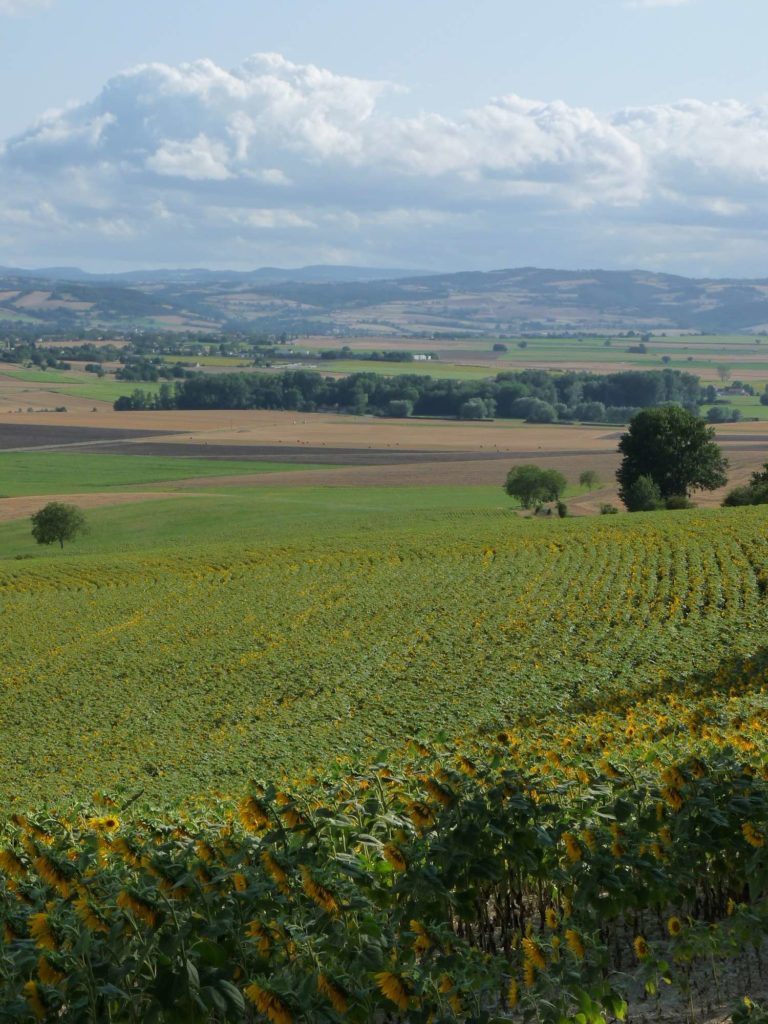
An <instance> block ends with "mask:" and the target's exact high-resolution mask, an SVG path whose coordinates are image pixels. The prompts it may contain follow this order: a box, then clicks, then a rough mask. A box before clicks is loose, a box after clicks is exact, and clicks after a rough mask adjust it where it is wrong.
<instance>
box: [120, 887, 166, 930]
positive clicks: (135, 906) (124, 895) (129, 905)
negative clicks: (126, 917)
mask: <svg viewBox="0 0 768 1024" xmlns="http://www.w3.org/2000/svg"><path fill="white" fill-rule="evenodd" d="M116 902H117V905H118V907H121V908H122V909H123V910H130V912H131V913H132V914H133V916H134V917H137V918H138V919H139V920H140V921H143V922H144V924H146V925H147V926H148V927H150V928H154V927H155V925H156V924H157V911H156V910H155V909H154V908H153V907H151V906H150V904H149V903H145V901H144V900H142V899H139V898H138V897H137V896H132V895H131V894H130V893H129V892H126V891H125V889H123V890H122V892H120V893H119V894H118V897H117V901H116Z"/></svg>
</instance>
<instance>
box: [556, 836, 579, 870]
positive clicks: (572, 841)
mask: <svg viewBox="0 0 768 1024" xmlns="http://www.w3.org/2000/svg"><path fill="white" fill-rule="evenodd" d="M561 838H562V840H563V843H564V845H565V855H566V857H567V858H568V860H569V861H571V862H572V863H574V864H575V863H577V862H578V861H580V860H581V857H582V852H581V847H580V846H579V842H578V840H577V839H576V837H575V836H574V835H572V834H571V833H570V832H563V834H562V836H561Z"/></svg>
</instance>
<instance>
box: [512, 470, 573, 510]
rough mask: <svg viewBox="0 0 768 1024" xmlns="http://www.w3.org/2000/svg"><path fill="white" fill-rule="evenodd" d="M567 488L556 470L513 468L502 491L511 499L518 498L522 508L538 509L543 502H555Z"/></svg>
mask: <svg viewBox="0 0 768 1024" xmlns="http://www.w3.org/2000/svg"><path fill="white" fill-rule="evenodd" d="M566 486H567V483H566V479H565V477H564V476H563V474H562V473H559V472H558V471H557V470H556V469H541V468H540V467H539V466H531V465H528V466H515V468H514V469H511V470H510V471H509V473H508V474H507V479H506V481H505V483H504V490H505V491H506V492H507V494H508V495H509V496H510V497H511V498H519V499H520V504H521V505H522V506H523V508H538V507H539V506H540V505H542V504H543V503H544V502H545V501H557V500H558V498H559V497H560V495H561V494H562V493H563V491H565V488H566Z"/></svg>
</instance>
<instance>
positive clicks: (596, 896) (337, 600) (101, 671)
mask: <svg viewBox="0 0 768 1024" xmlns="http://www.w3.org/2000/svg"><path fill="white" fill-rule="evenodd" d="M217 364H218V365H217ZM223 365H226V364H223ZM457 365H458V364H457ZM221 368H222V363H221V362H218V361H217V362H216V363H214V365H213V366H212V367H211V369H210V372H214V371H215V372H218V371H220V370H221ZM385 369H386V367H385ZM431 369H432V371H433V373H434V372H436V367H431ZM334 370H335V371H336V372H338V373H341V374H342V375H343V374H344V373H346V374H350V373H354V372H357V368H356V367H354V366H350V367H346V368H345V367H344V366H343V365H342V366H334ZM250 372H258V371H256V370H252V371H250ZM387 372H390V371H389V370H387ZM491 372H492V371H491ZM766 376H768V372H767V373H766ZM125 387H126V385H124V384H120V382H117V381H110V380H108V379H106V380H105V379H90V380H88V379H87V378H86V375H85V374H83V373H82V370H78V369H77V367H75V368H73V369H71V370H68V371H61V370H54V371H51V370H46V371H34V370H23V369H21V370H20V369H19V368H18V367H14V366H13V364H7V365H6V366H5V367H4V375H3V376H2V378H0V439H2V451H0V480H2V484H1V485H0V493H2V494H3V498H2V499H0V593H1V594H2V619H3V624H4V633H3V635H4V659H3V666H2V678H3V689H2V698H1V699H0V723H2V730H3V734H4V735H5V736H8V737H13V741H12V742H9V743H6V744H5V745H4V746H3V748H2V752H1V753H0V764H1V765H2V770H0V804H1V805H2V813H3V815H4V816H5V819H6V821H8V826H7V827H6V845H5V847H4V850H3V852H2V853H0V871H2V873H3V875H4V877H5V900H4V904H3V906H4V910H3V914H4V922H5V924H4V927H5V946H4V947H3V949H4V953H3V957H4V959H2V960H1V961H0V965H1V966H0V971H2V977H3V978H4V981H3V984H4V986H5V988H4V992H5V993H6V996H5V998H6V1005H5V1007H4V1008H3V1009H2V1010H0V1019H8V1020H16V1019H23V1018H24V1017H25V1015H27V1016H30V1017H31V1018H33V1017H35V1016H38V1017H39V1018H40V1019H48V1018H49V1017H50V1019H57V1018H58V1016H60V1015H62V1014H64V1015H65V1017H64V1019H73V1020H80V1019H83V1020H86V1019H94V1020H102V1019H103V1020H106V1019H114V1020H122V1019H126V1020H128V1019H133V1020H137V1021H138V1020H150V1019H160V1020H162V1019H169V1020H170V1019H174V1020H176V1019H178V1020H184V1021H187V1020H189V1021H191V1020H201V1021H203V1020H225V1019H233V1020H240V1019H248V1018H249V1015H252V1014H255V1016H256V1019H269V1020H273V1021H289V1020H297V1021H298V1020H308V1021H315V1020H327V1021H332V1020H341V1019H346V1018H349V1019H351V1020H358V1021H369V1020H378V1019H380V1018H381V1019H385V1018H386V1015H387V1014H389V1015H390V1017H391V1016H393V1015H394V1016H395V1017H397V1018H398V1019H404V1020H413V1021H417V1020H423V1021H427V1020H430V1019H432V1020H477V1021H481V1020H482V1021H489V1022H490V1021H492V1020H496V1021H500V1020H517V1019H519V1020H528V1019H539V1020H543V1021H552V1022H558V1024H560V1022H561V1021H565V1020H569V1021H570V1020H578V1021H581V1020H582V1019H583V1020H586V1021H599V1020H605V1021H608V1020H623V1019H629V1020H637V1021H644V1020H650V1019H654V1018H656V1017H658V1016H659V1015H661V1016H662V1017H663V1018H665V1019H682V1018H683V1017H685V1018H686V1019H690V1020H697V1021H698V1020H709V1019H711V1017H712V1014H714V1013H717V1012H721V1013H723V1012H727V1011H728V1010H729V1009H730V1008H731V1007H733V1006H735V1005H736V1004H737V1003H739V1002H740V1000H742V997H743V996H745V995H747V996H749V999H750V1000H751V1001H752V1003H754V1005H755V1006H757V1005H759V998H760V996H761V995H762V994H763V988H762V983H761V982H756V979H757V978H759V973H760V972H759V957H760V955H761V942H762V940H761V939H760V936H761V934H762V930H763V927H764V922H765V927H768V917H766V916H764V915H765V910H764V907H763V904H762V902H761V897H759V895H758V894H759V892H760V888H759V887H760V885H761V884H762V883H761V882H760V879H761V878H762V877H763V874H762V873H763V872H764V871H765V870H766V868H765V866H764V860H763V851H764V849H765V835H766V832H767V831H768V790H766V788H765V779H764V774H765V767H764V766H765V754H766V739H765V736H766V733H765V700H766V697H765V680H766V678H768V667H767V666H768V656H767V655H766V654H765V644H764V641H763V638H764V637H765V636H766V633H767V632H768V604H766V593H767V592H768V532H767V531H766V527H767V526H768V520H767V519H766V513H765V511H764V507H765V506H759V505H758V506H753V507H747V508H720V507H719V506H720V503H721V501H722V498H723V496H724V494H725V493H726V492H727V491H728V489H729V488H732V487H733V486H735V485H744V484H746V483H747V482H748V480H749V479H750V475H751V474H753V473H754V472H755V471H756V470H757V469H758V468H759V466H760V465H761V463H762V461H763V460H764V454H763V453H764V451H765V441H766V436H767V435H766V429H765V421H764V420H762V419H761V418H754V419H751V418H750V419H748V420H746V421H741V422H737V423H727V424H721V425H719V426H718V427H717V442H718V445H719V446H720V448H721V450H722V451H723V452H724V453H725V454H726V455H727V458H728V460H729V463H730V465H729V474H728V485H727V486H726V487H720V488H719V489H715V490H712V491H705V492H702V493H700V494H699V495H698V496H697V506H698V507H697V508H695V509H691V510H690V511H666V512H664V511H661V512H659V511H657V512H647V513H638V514H633V515H629V516H627V515H618V516H617V515H611V516H599V515H598V514H597V513H598V512H599V510H600V509H601V507H603V506H605V505H610V506H612V507H616V506H617V505H619V504H620V501H619V497H618V495H617V491H616V487H617V485H616V481H615V473H616V469H617V467H618V465H619V451H618V447H617V445H618V440H619V438H620V437H621V436H622V429H621V428H617V427H616V426H609V425H600V424H583V425H578V424H573V423H569V424H566V423H557V422H555V423H546V424H531V423H525V422H523V421H521V420H516V419H508V420H503V419H491V420H489V419H485V420H479V421H475V422H467V421H461V420H458V421H457V420H455V419H454V420H451V419H439V418H414V417H409V418H405V419H398V418H394V419H393V418H389V419H388V418H386V417H383V418H382V417H372V416H362V417H361V416H359V415H343V414H340V413H339V412H326V413H317V412H314V413H304V412H299V411H279V410H278V411H265V410H262V411H259V410H237V409H235V410H218V411H217V410H203V411H199V410H190V411H184V410H181V409H175V410H169V411H163V410H146V411H127V412H117V411H115V410H114V409H113V408H112V404H113V401H114V397H119V396H115V390H116V389H117V388H122V389H123V390H125ZM99 389H103V391H101V392H100V391H99ZM748 399H749V396H748V395H746V396H744V397H743V399H742V400H743V401H745V402H746V401H747V400H748ZM752 401H753V402H754V407H755V408H757V409H760V410H762V409H763V408H764V407H761V406H760V404H759V400H758V399H757V398H756V397H755V398H753V399H752ZM59 403H62V405H63V406H64V408H60V407H59ZM2 406H4V408H2ZM57 408H58V411H56V409H57ZM530 463H535V464H537V465H540V466H542V467H546V468H552V469H555V470H557V471H559V472H561V473H562V474H563V476H564V477H565V480H566V490H565V492H564V499H565V502H566V504H567V508H568V513H569V514H568V515H567V517H566V518H558V517H557V516H555V517H554V518H553V517H552V516H551V515H549V516H541V515H531V514H530V513H524V514H521V510H520V508H519V507H518V503H517V502H515V501H514V500H513V499H511V498H510V497H509V496H508V495H507V494H505V493H504V490H503V487H502V484H503V483H504V479H505V477H506V475H507V473H508V472H509V470H510V469H511V468H512V467H513V466H515V465H518V464H530ZM587 472H591V473H592V475H593V479H592V482H591V483H590V486H589V487H587V486H585V485H584V484H583V482H582V483H580V480H583V475H584V474H585V473H587ZM50 500H62V501H65V502H70V503H74V504H75V505H76V506H77V507H79V508H80V509H82V510H83V511H84V512H85V514H86V516H87V525H88V530H87V532H86V533H84V534H82V535H81V536H79V537H77V539H76V540H75V541H73V542H72V543H69V542H68V543H66V545H64V546H63V547H59V546H58V545H56V546H54V547H49V548H40V546H39V545H37V544H35V542H34V538H33V537H32V536H31V535H30V531H29V516H30V515H32V514H33V513H34V512H36V510H38V509H39V508H40V507H41V506H42V505H44V504H45V503H46V502H48V501H50ZM177 965H181V966H182V967H183V970H182V971H181V973H180V972H179V969H178V967H177ZM740 1005H741V1007H742V1010H744V1009H745V1005H746V1004H744V1003H743V1001H741V1003H740ZM125 1013H128V1014H129V1016H127V1017H126V1016H125ZM174 1014H175V1015H176V1016H174ZM574 1014H576V1016H574ZM66 1015H69V1016H66ZM78 1015H79V1016H78ZM153 1015H154V1017H153ZM736 1019H738V1015H737V1017H734V1020H736Z"/></svg>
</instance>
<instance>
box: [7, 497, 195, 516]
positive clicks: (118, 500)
mask: <svg viewBox="0 0 768 1024" xmlns="http://www.w3.org/2000/svg"><path fill="white" fill-rule="evenodd" d="M189 496H190V495H189V493H188V492H187V493H185V492H179V491H146V492H143V491H109V492H104V493H98V492H97V493H95V494H51V495H44V496H41V495H39V494H38V495H33V496H32V497H22V498H0V522H9V521H10V520H12V519H26V517H27V516H31V515H32V513H33V512H37V511H38V509H40V508H42V506H43V505H45V504H47V502H49V501H65V502H68V503H71V504H74V505H77V506H79V507H80V508H102V507H104V506H106V505H132V504H137V503H139V502H142V501H161V500H163V499H166V498H185V497H189Z"/></svg>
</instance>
